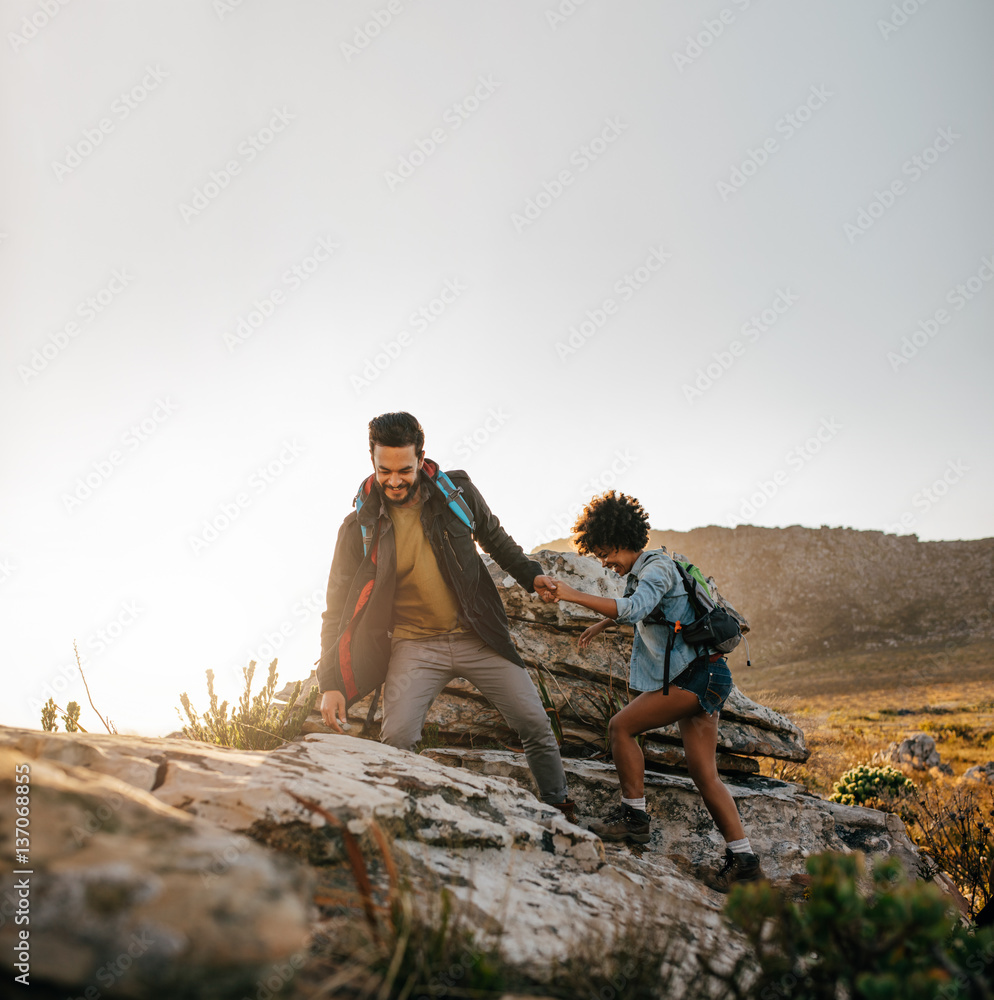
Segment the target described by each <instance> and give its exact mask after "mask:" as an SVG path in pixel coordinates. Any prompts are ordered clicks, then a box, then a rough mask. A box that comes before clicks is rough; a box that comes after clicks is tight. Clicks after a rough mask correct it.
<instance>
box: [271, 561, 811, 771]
mask: <svg viewBox="0 0 994 1000" xmlns="http://www.w3.org/2000/svg"><path fill="white" fill-rule="evenodd" d="M533 558H535V559H537V560H538V562H539V563H540V564H541V565H542V568H543V570H545V572H547V573H549V574H550V575H551V576H553V577H558V578H560V579H562V580H564V581H566V582H567V583H570V584H571V585H572V586H575V587H576V588H577V589H580V590H584V591H586V592H588V593H595V594H600V595H601V596H604V597H620V596H621V593H622V590H623V589H624V588H623V586H622V583H621V579H620V577H618V576H617V574H615V573H608V571H607V570H605V569H604V568H603V567H602V566H601V565H600V564H599V563H598V562H597V560H596V559H591V558H590V557H588V556H580V555H577V554H576V553H574V552H551V551H547V550H543V551H541V552H538V553H535V554H533ZM484 561H485V562H486V564H487V567H488V569H489V572H490V574H491V577H492V578H493V579H494V581H495V583H496V584H497V588H498V590H499V591H500V593H501V597H502V599H503V601H504V605H505V607H506V609H507V613H508V617H509V621H510V626H511V634H512V637H513V639H514V642H515V646H516V647H517V649H518V652H519V654H520V655H521V658H522V659H523V660H524V662H525V663H526V664H527V667H528V671H529V673H530V674H531V676H532V680H533V681H535V683H536V685H537V686H539V689H540V690H541V689H542V687H544V688H545V690H546V692H547V694H548V701H549V707H550V708H553V709H554V711H555V717H556V718H557V719H558V722H559V724H560V728H561V731H562V734H563V737H564V739H563V743H564V753H565V754H571V753H573V754H576V755H581V756H588V755H590V754H591V753H596V752H599V751H600V752H602V751H603V750H604V735H605V731H606V730H605V727H606V725H607V720H608V718H609V717H610V716H611V714H613V711H615V710H616V709H617V708H618V707H620V706H621V705H623V704H624V703H625V702H626V701H627V700H628V698H629V690H628V684H627V678H628V662H629V659H630V658H631V648H632V636H633V630H632V628H631V626H627V625H623V626H617V627H615V628H611V629H608V630H607V631H606V632H604V633H602V634H601V635H600V636H599V637H598V638H597V639H596V640H595V641H594V642H593V644H592V645H591V646H589V647H588V648H587V649H586V650H581V649H580V648H579V646H578V643H577V640H578V639H579V636H580V633H581V632H582V631H583V630H584V629H585V628H586V627H587V626H588V625H590V624H592V623H593V622H595V621H598V620H599V616H597V615H594V614H592V613H591V612H589V611H588V610H587V609H586V608H582V607H580V606H579V605H575V604H545V603H543V602H542V601H541V600H539V599H538V598H537V597H535V596H534V595H532V594H529V593H528V592H527V591H525V590H524V589H523V588H522V587H520V586H518V584H517V583H516V582H515V581H514V580H513V578H511V577H509V576H507V575H506V574H505V573H504V572H503V570H501V569H500V567H499V566H498V565H497V564H496V563H495V562H493V560H491V559H489V558H488V557H484ZM739 617H741V616H739ZM315 683H316V677H315V674H314V673H312V674H311V676H310V677H309V678H308V679H307V681H306V682H305V683H304V687H303V690H302V692H301V697H304V696H306V693H307V691H308V690H309V689H310V687H311V686H313V685H314V684H315ZM291 688H292V684H288V685H287V686H286V687H285V688H284V689H283V690H282V691H281V692H280V693H279V695H278V697H282V698H286V697H288V696H289V692H290V690H291ZM612 706H614V708H612ZM371 709H372V712H371V711H370V710H371ZM348 719H349V722H350V724H351V725H353V726H356V727H358V728H359V730H361V731H363V732H364V734H365V735H367V736H370V737H372V738H376V737H377V736H378V735H379V724H380V719H381V713H380V706H379V703H378V700H377V699H376V696H375V694H371V695H368V696H367V697H366V698H363V699H362V700H361V701H358V702H356V703H354V704H353V705H351V706H350V707H349V710H348ZM425 721H426V724H428V725H433V726H437V727H438V731H439V737H440V739H441V740H442V741H443V742H446V743H462V744H465V745H468V746H479V745H481V744H491V745H498V744H504V745H508V744H513V741H514V739H515V737H514V734H513V732H511V731H510V730H509V729H508V728H507V726H506V725H505V724H504V721H503V719H502V718H501V717H500V714H499V713H498V712H497V711H496V709H494V708H493V707H492V706H491V705H490V704H489V703H488V702H487V701H486V699H485V698H483V696H482V695H480V694H479V692H478V691H477V690H476V689H475V688H474V687H473V686H472V685H470V684H468V683H467V682H465V681H462V680H456V681H454V682H452V683H451V684H449V685H448V686H447V687H446V688H445V689H444V690H443V691H442V693H441V695H439V697H438V698H437V699H436V700H435V703H434V704H433V705H432V708H431V710H430V711H429V713H428V716H427V719H426V720H425ZM329 731H330V730H329V729H328V728H327V727H325V726H324V725H323V724H322V723H321V719H320V714H319V713H318V712H317V711H315V712H313V713H312V714H311V716H310V718H309V719H308V721H307V722H306V723H305V732H329ZM646 742H647V745H648V746H649V747H650V754H649V756H650V757H655V758H656V759H657V760H658V761H660V762H665V765H666V766H669V767H678V768H685V763H684V758H683V751H682V742H681V739H680V734H679V728H678V727H677V726H676V725H673V726H668V727H665V728H662V729H658V730H653V731H651V732H650V733H648V734H646ZM718 751H719V759H718V766H719V770H721V771H723V772H725V773H730V774H732V773H755V772H756V771H758V765H757V764H756V762H755V761H754V760H751V759H750V758H754V757H774V758H776V759H779V760H788V761H798V762H803V761H805V760H807V758H808V756H809V751H808V749H807V747H806V746H805V743H804V734H803V733H802V732H801V730H800V729H799V728H798V727H797V726H796V725H794V723H792V722H791V721H790V720H789V719H787V718H786V717H785V716H783V715H780V714H779V713H778V712H774V711H773V710H772V709H770V708H767V707H765V706H763V705H759V704H757V703H756V702H754V701H752V699H750V698H748V697H746V696H745V695H744V694H743V693H742V692H741V691H740V690H739V689H738V688H737V687H736V688H733V690H732V694H731V695H730V696H729V699H728V701H727V702H726V703H725V706H724V708H723V709H722V712H721V717H720V721H719V725H718Z"/></svg>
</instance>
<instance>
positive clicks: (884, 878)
mask: <svg viewBox="0 0 994 1000" xmlns="http://www.w3.org/2000/svg"><path fill="white" fill-rule="evenodd" d="M807 869H808V873H809V874H810V875H811V879H812V881H811V886H810V888H809V892H808V899H807V901H806V902H803V903H797V902H794V901H791V900H788V899H786V898H785V897H784V896H783V895H782V894H781V893H780V891H779V890H777V889H775V888H774V887H773V886H771V885H770V884H769V883H767V882H751V883H740V884H738V885H736V886H734V887H733V889H732V892H731V893H729V897H728V902H727V904H726V906H725V913H726V915H727V916H728V917H729V919H730V920H731V921H732V923H733V924H735V925H736V926H737V927H738V928H739V929H740V930H741V931H742V932H743V933H744V934H745V936H746V938H747V939H748V940H749V943H750V944H751V945H752V949H753V956H754V959H755V961H756V962H757V963H758V965H759V974H758V977H756V978H753V979H752V981H751V983H750V988H749V992H748V994H747V995H748V996H750V997H752V996H756V997H763V998H772V997H776V998H783V997H790V1000H837V998H838V997H840V996H845V997H849V998H851V1000H884V998H894V1000H898V998H900V1000H904V998H908V1000H911V998H914V1000H933V998H934V1000H939V998H945V997H952V996H956V997H963V998H966V997H972V998H978V1000H983V998H987V1000H989V998H990V997H991V996H992V994H991V990H990V987H989V985H987V982H986V981H985V978H984V977H985V976H986V975H987V971H986V970H987V969H988V968H989V960H990V957H991V956H992V955H994V931H992V930H991V929H990V928H983V929H980V930H976V931H975V930H973V929H971V928H967V927H964V926H963V924H962V923H961V922H960V920H959V918H958V915H957V914H956V913H955V912H954V911H952V910H951V909H950V908H949V900H948V897H946V896H945V895H944V894H943V892H942V891H941V890H940V889H939V887H938V886H935V885H931V884H929V883H923V882H917V881H909V880H908V879H907V877H906V876H905V874H904V871H903V869H902V867H901V864H900V862H899V861H898V860H897V859H896V858H891V857H886V858H882V859H877V860H876V861H875V862H874V864H873V866H872V869H871V872H870V876H871V879H872V890H871V891H870V892H869V893H868V894H865V895H864V894H863V893H862V892H861V891H860V882H861V881H863V880H864V879H865V876H866V874H867V873H866V867H865V859H864V856H863V855H862V854H859V853H856V854H834V853H826V854H820V855H812V856H811V857H809V858H808V861H807ZM744 965H745V963H740V965H739V966H737V967H736V969H735V970H734V975H735V977H736V979H738V982H739V984H740V985H741V983H742V980H743V979H744V978H751V977H753V976H755V970H747V969H746V968H745V967H744ZM950 987H952V990H953V991H954V992H950ZM738 995H739V996H741V995H742V994H741V993H739V994H738Z"/></svg>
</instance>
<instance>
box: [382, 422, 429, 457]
mask: <svg viewBox="0 0 994 1000" xmlns="http://www.w3.org/2000/svg"><path fill="white" fill-rule="evenodd" d="M409 444H413V445H414V450H415V452H416V453H417V456H418V458H420V457H421V456H422V455H423V454H424V453H425V432H424V430H423V428H422V427H421V424H419V423H418V422H417V420H416V419H415V418H414V417H412V416H411V414H410V413H405V412H404V411H400V412H399V413H381V414H380V415H379V416H378V417H373V419H372V420H370V422H369V453H370V455H372V454H373V448H374V447H375V446H376V445H381V446H382V447H384V448H406V447H407V446H408V445H409Z"/></svg>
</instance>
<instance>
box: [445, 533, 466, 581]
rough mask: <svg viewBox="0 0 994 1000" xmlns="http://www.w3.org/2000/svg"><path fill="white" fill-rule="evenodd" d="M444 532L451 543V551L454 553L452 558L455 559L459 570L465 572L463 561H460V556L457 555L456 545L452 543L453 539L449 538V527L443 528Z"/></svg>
mask: <svg viewBox="0 0 994 1000" xmlns="http://www.w3.org/2000/svg"><path fill="white" fill-rule="evenodd" d="M442 534H443V535H444V536H445V541H446V542H447V543H448V545H449V551H450V552H451V553H452V558H453V559H455V561H456V565H457V566H458V567H459V572H460V573H464V572H465V570H464V569H463V568H462V563H461V562H459V556H457V555H456V547H455V546H454V545H453V544H452V539H451V538H449V532H448V529H447V528H443V529H442Z"/></svg>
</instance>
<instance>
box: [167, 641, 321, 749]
mask: <svg viewBox="0 0 994 1000" xmlns="http://www.w3.org/2000/svg"><path fill="white" fill-rule="evenodd" d="M206 673H207V694H208V696H209V698H210V707H209V708H208V710H207V711H206V712H204V713H203V715H201V716H200V717H199V718H198V716H197V713H196V712H195V711H194V710H193V706H192V705H191V704H190V697H189V695H188V694H187V693H186V692H185V691H184V692H183V693H182V694H181V695H180V702H181V703H182V705H183V708H184V709H185V710H186V715H187V718H188V719H189V723H188V724H186V725H184V726H183V734H184V735H185V736H187V737H189V738H190V739H191V740H201V741H203V742H205V743H216V744H217V745H218V746H222V747H237V748H238V749H240V750H275V749H276V747H278V746H282V745H283V744H284V743H289V742H290V740H292V739H294V738H295V737H297V736H299V735H300V730H301V728H302V727H303V725H304V720H305V719H306V718H307V716H308V714H309V713H310V711H311V709H312V708H313V707H314V704H315V702H316V701H317V698H318V688H317V685H314V687H313V688H311V691H310V694H308V696H307V699H306V700H305V701H304V702H302V703H301V704H300V705H297V704H296V702H297V698H298V697H299V695H300V689H301V683H300V681H297V682H296V684H294V686H293V689H292V690H291V692H290V698H289V700H288V701H287V703H286V704H285V705H284V706H282V707H280V706H279V705H274V704H273V696H274V695H275V693H276V678H277V673H276V660H273V662H272V663H270V664H269V677H268V678H267V680H266V684H265V686H264V687H263V689H262V690H261V691H260V692H259V694H257V695H256V696H255V697H254V698H253V697H252V693H251V692H252V677H253V676H254V675H255V660H252V661H251V662H250V663H249V665H248V667H245V668H243V669H242V674H243V675H244V677H245V691H244V692H243V693H242V697H241V700H240V701H239V703H238V711H237V713H234V712H233V713H232V715H231V718H229V717H228V703H227V702H226V701H223V702H221V704H220V705H218V703H217V694H216V693H215V691H214V671H213V670H208V671H207V672H206ZM295 706H296V707H295ZM176 712H177V714H179V709H176ZM182 718H183V716H182V715H180V719H181V720H182Z"/></svg>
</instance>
